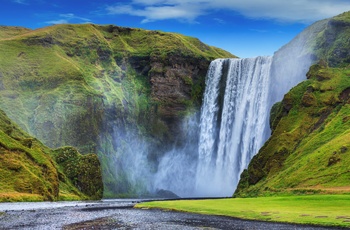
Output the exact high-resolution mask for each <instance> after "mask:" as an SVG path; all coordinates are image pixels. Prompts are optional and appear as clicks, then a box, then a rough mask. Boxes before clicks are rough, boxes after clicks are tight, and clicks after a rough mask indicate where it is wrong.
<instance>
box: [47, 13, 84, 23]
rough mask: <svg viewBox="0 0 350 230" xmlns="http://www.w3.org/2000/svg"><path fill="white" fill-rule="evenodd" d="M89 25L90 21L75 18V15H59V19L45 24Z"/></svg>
mask: <svg viewBox="0 0 350 230" xmlns="http://www.w3.org/2000/svg"><path fill="white" fill-rule="evenodd" d="M74 22H75V23H89V22H91V20H90V19H88V18H82V17H79V16H76V15H75V14H71V13H69V14H60V15H59V19H56V20H51V21H47V22H46V24H53V25H56V24H68V23H74Z"/></svg>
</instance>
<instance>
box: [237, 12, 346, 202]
mask: <svg viewBox="0 0 350 230" xmlns="http://www.w3.org/2000/svg"><path fill="white" fill-rule="evenodd" d="M349 21H350V12H347V13H344V14H342V15H340V16H337V17H334V18H332V19H329V20H324V21H321V22H319V23H316V24H315V25H316V26H317V27H316V28H317V29H316V30H315V31H311V30H310V29H308V30H307V31H308V33H309V34H312V36H310V37H309V38H310V39H307V40H305V41H304V42H305V43H304V45H305V46H306V49H304V50H308V52H309V54H308V55H311V56H313V60H319V61H318V64H316V65H313V66H312V67H311V68H310V70H309V71H308V73H307V77H308V80H306V81H304V82H302V83H300V84H299V85H297V86H296V87H294V88H293V89H292V90H291V91H290V92H289V93H287V94H286V95H285V96H284V98H283V101H282V102H281V103H278V104H276V105H275V106H274V107H273V109H272V111H271V128H272V130H273V131H272V136H271V137H270V139H269V140H268V141H267V142H266V143H265V145H264V146H263V147H262V148H261V150H260V151H259V153H258V154H257V155H256V156H255V157H254V158H253V159H252V161H251V163H250V164H249V167H248V169H247V170H245V171H244V172H243V173H242V175H241V180H240V183H239V185H238V188H237V190H236V192H235V196H256V195H271V194H285V193H289V194H290V193H337V192H341V193H345V192H350V187H349V185H350V171H349V163H350V152H349V148H350V119H349V114H350V100H349V98H350V95H349V94H350V68H349V64H350V61H349V60H350V59H349V58H348V57H349V54H350V43H349V38H350V24H349V23H348V22H349ZM315 25H314V26H315ZM286 48H288V47H284V49H286ZM294 67H295V66H294Z"/></svg>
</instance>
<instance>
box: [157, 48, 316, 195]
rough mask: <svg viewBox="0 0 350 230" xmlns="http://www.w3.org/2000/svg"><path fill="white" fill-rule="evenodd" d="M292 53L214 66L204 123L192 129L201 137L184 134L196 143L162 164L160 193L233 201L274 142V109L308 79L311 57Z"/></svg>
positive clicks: (209, 75)
mask: <svg viewBox="0 0 350 230" xmlns="http://www.w3.org/2000/svg"><path fill="white" fill-rule="evenodd" d="M287 51H288V52H285V51H283V50H282V51H279V52H277V53H276V54H275V55H274V57H256V58H245V59H217V60H214V61H212V62H211V64H210V66H209V70H208V73H207V78H206V88H205V92H204V98H203V104H202V108H201V115H200V119H198V122H197V123H196V124H195V125H194V124H192V125H191V126H189V125H188V124H187V125H186V126H187V127H189V130H195V132H191V133H189V134H185V133H184V135H185V136H186V137H187V140H188V141H190V142H189V143H187V144H186V145H185V146H184V147H183V148H181V149H179V148H175V149H173V150H172V151H171V152H169V153H167V154H165V155H164V157H163V158H162V159H161V160H160V164H159V167H158V172H157V173H156V175H155V177H154V178H155V179H154V181H155V183H154V187H155V188H161V189H169V190H171V191H173V192H175V193H177V194H178V195H180V196H182V197H194V196H197V197H226V196H232V194H233V193H234V191H235V189H236V187H237V184H238V182H239V178H240V174H241V173H242V171H243V170H244V169H245V168H247V166H248V164H249V162H250V160H251V159H252V157H253V156H254V155H255V154H257V153H258V151H259V149H260V148H261V147H262V145H263V144H264V142H265V141H266V140H267V139H268V138H269V137H270V133H271V131H270V127H269V117H270V110H271V107H272V105H273V104H274V103H276V102H278V101H281V100H282V98H283V95H284V94H285V93H287V92H288V91H289V90H290V89H291V88H292V87H293V86H295V85H297V84H298V83H299V82H301V81H303V80H304V79H305V75H306V72H307V70H308V69H309V67H310V65H311V64H312V60H313V59H312V58H311V57H310V55H302V56H298V55H297V53H295V52H290V50H288V49H287ZM301 53H302V52H301ZM295 57H297V58H295ZM195 126H197V127H195ZM198 126H199V129H198ZM197 130H198V131H197ZM194 136H195V137H196V138H193V137H194ZM194 140H196V141H194ZM188 146H190V148H189V147H188ZM194 146H195V147H194ZM194 156H196V157H194Z"/></svg>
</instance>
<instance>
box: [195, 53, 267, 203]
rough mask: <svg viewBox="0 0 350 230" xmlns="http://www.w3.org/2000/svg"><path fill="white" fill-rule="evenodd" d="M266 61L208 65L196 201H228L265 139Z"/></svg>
mask: <svg viewBox="0 0 350 230" xmlns="http://www.w3.org/2000/svg"><path fill="white" fill-rule="evenodd" d="M271 63H272V58H271V57H257V58H246V59H218V60H215V61H213V62H212V63H211V65H210V67H209V71H208V74H207V79H206V89H205V94H204V101H203V106H202V111H201V118H200V133H199V148H198V163H197V173H196V184H195V191H196V192H195V193H196V195H197V196H231V195H232V194H233V192H234V190H235V188H236V186H237V183H238V181H239V176H240V174H241V172H242V171H243V170H244V169H245V168H246V167H247V166H248V164H249V162H250V160H251V158H252V157H253V156H254V155H255V154H256V153H257V152H258V151H259V149H260V147H261V146H262V145H263V144H264V142H265V141H266V140H267V138H268V137H269V135H270V129H269V125H268V124H269V123H268V119H269V113H270V107H271V103H270V102H269V101H268V100H269V97H270V95H269V93H270V92H269V89H270V67H271Z"/></svg>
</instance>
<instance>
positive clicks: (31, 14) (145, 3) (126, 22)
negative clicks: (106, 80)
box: [0, 0, 350, 57]
mask: <svg viewBox="0 0 350 230" xmlns="http://www.w3.org/2000/svg"><path fill="white" fill-rule="evenodd" d="M0 3H1V6H0V15H1V16H0V25H9V26H24V27H27V28H31V29H36V28H40V27H45V26H49V25H53V24H61V23H95V24H114V25H118V26H126V27H134V28H143V29H150V30H162V31H166V32H178V33H181V34H185V35H189V36H194V37H197V38H199V39H200V40H201V41H203V42H205V43H207V44H209V45H213V46H217V47H220V48H222V49H225V50H227V51H229V52H231V53H233V54H235V55H237V56H239V57H254V56H259V55H272V54H273V52H275V51H276V50H277V49H278V48H280V47H281V46H282V45H284V44H286V43H287V42H288V41H290V40H291V39H292V38H293V37H295V36H296V35H297V34H298V33H299V32H301V31H302V30H303V29H304V28H306V27H307V26H308V25H310V24H311V23H313V22H315V21H317V20H320V19H324V18H328V17H332V16H335V15H337V14H340V13H342V12H345V11H349V10H350V0H130V1H126V0H119V1H116V0H98V1H88V0H1V2H0Z"/></svg>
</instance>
